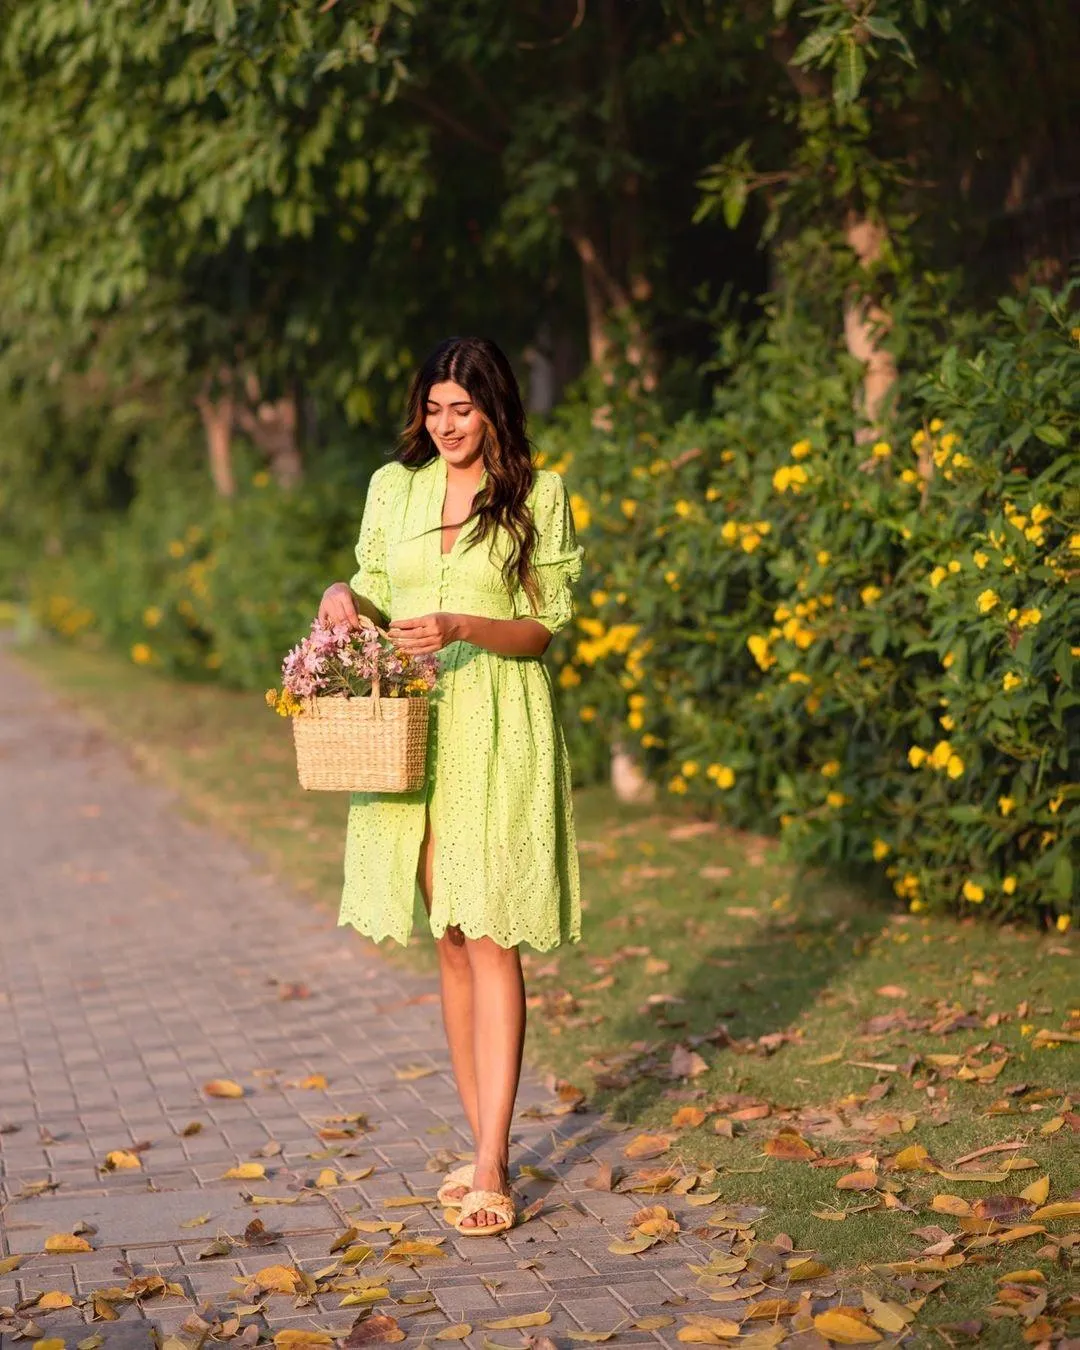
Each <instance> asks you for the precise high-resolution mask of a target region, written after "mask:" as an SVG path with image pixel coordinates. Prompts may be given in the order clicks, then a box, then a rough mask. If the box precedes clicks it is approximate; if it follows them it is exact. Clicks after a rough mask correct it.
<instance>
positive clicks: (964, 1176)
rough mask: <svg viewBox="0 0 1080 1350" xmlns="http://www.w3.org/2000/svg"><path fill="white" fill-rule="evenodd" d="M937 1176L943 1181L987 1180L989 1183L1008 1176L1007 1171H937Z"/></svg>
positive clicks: (1002, 1179) (1003, 1179)
mask: <svg viewBox="0 0 1080 1350" xmlns="http://www.w3.org/2000/svg"><path fill="white" fill-rule="evenodd" d="M938 1176H939V1177H941V1179H942V1180H943V1181H981V1182H988V1183H990V1184H991V1185H993V1184H995V1183H996V1182H999V1181H1005V1180H1006V1179H1007V1177H1008V1173H1007V1172H946V1171H944V1170H942V1171H940V1172H938Z"/></svg>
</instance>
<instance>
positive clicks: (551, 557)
mask: <svg viewBox="0 0 1080 1350" xmlns="http://www.w3.org/2000/svg"><path fill="white" fill-rule="evenodd" d="M537 480H538V481H537V488H536V492H535V494H534V499H533V519H534V521H535V522H536V529H537V533H538V535H539V538H538V540H537V544H536V552H535V553H534V555H533V568H534V570H535V572H536V578H537V582H538V583H539V588H540V607H539V609H538V610H537V611H536V612H535V613H534V612H533V609H532V606H531V605H530V604H529V598H528V596H527V595H526V594H525V592H524V590H522V589H521V588H520V587H519V588H518V590H517V591H516V592H515V595H514V617H515V618H517V619H536V620H537V621H538V622H540V623H542V624H543V625H544V627H545V628H546V629H548V631H549V632H551V633H557V632H558V631H559V629H560V628H565V627H566V625H567V624H568V623H569V622H570V620H571V619H572V618H573V617H574V595H573V589H572V588H573V584H574V582H575V581H577V579H578V578H579V577H580V576H581V565H582V558H583V556H584V553H585V550H584V549H583V548H582V547H581V545H580V544H579V543H578V542H577V534H576V532H575V530H574V517H573V513H572V512H571V510H570V499H569V497H568V496H567V494H566V488H565V487H564V486H563V481H562V479H561V478H560V477H559V475H558V474H557V473H552V472H550V471H547V472H543V471H541V472H539V473H538V474H537Z"/></svg>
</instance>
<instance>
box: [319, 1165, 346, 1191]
mask: <svg viewBox="0 0 1080 1350" xmlns="http://www.w3.org/2000/svg"><path fill="white" fill-rule="evenodd" d="M340 1180H341V1178H340V1177H339V1176H338V1174H337V1173H336V1172H335V1171H334V1169H333V1168H332V1167H324V1168H323V1169H322V1171H320V1173H319V1175H318V1176H317V1177H316V1178H315V1185H316V1186H319V1187H326V1186H337V1185H338V1184H339V1182H340Z"/></svg>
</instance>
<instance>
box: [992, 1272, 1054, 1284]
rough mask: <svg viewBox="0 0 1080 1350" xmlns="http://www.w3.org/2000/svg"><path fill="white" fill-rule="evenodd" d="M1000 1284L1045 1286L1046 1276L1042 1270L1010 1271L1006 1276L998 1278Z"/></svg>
mask: <svg viewBox="0 0 1080 1350" xmlns="http://www.w3.org/2000/svg"><path fill="white" fill-rule="evenodd" d="M997 1283H998V1284H1045V1283H1046V1276H1045V1275H1044V1274H1043V1273H1042V1271H1041V1270H1034V1269H1032V1270H1010V1271H1009V1272H1008V1274H1006V1275H999V1276H998V1277H997Z"/></svg>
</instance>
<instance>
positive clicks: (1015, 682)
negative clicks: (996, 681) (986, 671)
mask: <svg viewBox="0 0 1080 1350" xmlns="http://www.w3.org/2000/svg"><path fill="white" fill-rule="evenodd" d="M1023 683H1024V681H1023V680H1022V679H1021V678H1020V676H1019V675H1017V674H1016V673H1015V671H1012V670H1007V671H1006V672H1005V674H1004V675H1003V676H1002V677H1001V685H1002V688H1003V689H1004V690H1005V692H1006V693H1007V694H1011V693H1012V691H1013V690H1014V689H1018V688H1019V687H1020V685H1022V684H1023Z"/></svg>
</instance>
